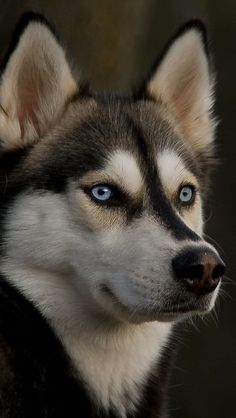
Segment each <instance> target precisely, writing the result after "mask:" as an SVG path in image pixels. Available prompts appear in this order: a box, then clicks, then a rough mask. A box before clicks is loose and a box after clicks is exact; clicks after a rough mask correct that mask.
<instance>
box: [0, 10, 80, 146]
mask: <svg viewBox="0 0 236 418" xmlns="http://www.w3.org/2000/svg"><path fill="white" fill-rule="evenodd" d="M14 39H15V40H14ZM76 91H77V83H76V82H75V80H74V78H73V76H72V73H71V70H70V67H69V65H68V62H67V60H66V57H65V52H64V50H63V48H62V47H61V45H60V44H59V42H58V40H57V38H56V36H55V35H54V33H53V31H52V30H51V28H50V26H49V24H48V22H47V21H46V19H45V18H44V17H42V16H40V15H36V14H34V13H29V14H26V15H24V16H23V17H22V19H21V21H20V22H19V24H18V27H17V29H16V32H15V38H13V48H12V51H11V52H10V54H9V58H8V60H7V62H6V64H5V69H4V70H3V72H2V74H1V81H0V146H1V148H2V149H6V150H10V149H13V148H22V147H24V146H25V145H27V144H32V143H34V142H35V141H37V140H38V139H39V138H40V137H42V136H43V135H45V133H47V131H48V130H49V129H50V127H51V126H52V125H53V124H54V123H55V121H56V120H57V119H58V118H59V117H60V116H61V115H62V113H63V110H64V108H65V106H66V103H67V102H68V100H70V98H71V97H72V96H73V94H74V93H75V92H76Z"/></svg>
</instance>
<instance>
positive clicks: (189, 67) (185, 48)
mask: <svg viewBox="0 0 236 418" xmlns="http://www.w3.org/2000/svg"><path fill="white" fill-rule="evenodd" d="M210 67H211V66H210V57H209V49H208V41H207V33H206V28H205V25H204V24H203V23H202V22H201V21H200V20H192V21H189V22H187V23H186V24H185V25H183V26H182V27H181V28H180V29H179V30H178V31H177V33H176V34H175V36H174V37H173V38H172V39H171V40H170V42H169V43H168V44H167V47H166V48H165V50H164V52H163V54H162V55H161V57H160V58H159V59H158V61H156V63H155V66H154V67H153V69H152V71H151V73H150V75H149V77H148V79H147V80H146V82H145V88H146V91H147V92H148V94H149V95H150V96H151V97H152V98H154V100H156V101H158V102H161V103H162V104H163V109H165V110H164V114H165V117H166V118H167V119H168V120H169V121H170V123H171V124H172V125H173V126H174V127H175V128H176V130H178V132H179V133H180V135H181V137H182V139H183V140H184V141H185V143H186V145H187V146H188V147H189V148H191V149H192V150H196V151H198V152H202V151H204V150H205V149H206V148H208V147H210V145H211V144H212V142H213V139H214V128H215V122H214V119H213V118H212V114H211V112H212V107H213V102H214V100H213V87H214V77H213V75H212V71H211V68H210Z"/></svg>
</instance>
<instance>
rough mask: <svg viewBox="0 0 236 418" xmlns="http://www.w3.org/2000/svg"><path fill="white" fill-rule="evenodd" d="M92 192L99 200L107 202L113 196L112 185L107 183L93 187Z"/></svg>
mask: <svg viewBox="0 0 236 418" xmlns="http://www.w3.org/2000/svg"><path fill="white" fill-rule="evenodd" d="M90 193H91V195H92V197H93V198H94V199H95V200H97V201H98V202H106V201H107V200H109V199H110V198H111V197H112V196H113V193H112V190H111V187H109V186H107V185H105V184H98V185H97V186H94V187H92V188H91V189H90Z"/></svg>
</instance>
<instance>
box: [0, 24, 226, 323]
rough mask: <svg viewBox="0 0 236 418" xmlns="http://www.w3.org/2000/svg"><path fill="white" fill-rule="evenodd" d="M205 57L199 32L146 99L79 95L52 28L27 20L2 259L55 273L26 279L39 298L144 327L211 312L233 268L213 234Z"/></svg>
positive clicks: (160, 68)
mask: <svg viewBox="0 0 236 418" xmlns="http://www.w3.org/2000/svg"><path fill="white" fill-rule="evenodd" d="M206 49H207V47H206V44H205V33H204V29H203V27H201V25H200V23H196V22H195V23H192V24H191V25H189V26H186V27H185V28H183V29H182V30H181V31H180V32H179V34H178V36H177V37H176V38H175V39H174V40H173V41H172V43H170V45H169V47H168V48H167V50H166V52H165V54H164V56H163V58H162V60H161V61H160V62H159V64H158V65H156V67H155V68H154V69H153V71H152V73H151V75H150V76H149V77H148V78H147V80H146V81H145V83H143V86H142V89H140V91H139V92H136V94H135V97H127V98H120V97H111V96H108V95H103V96H101V95H96V94H92V93H84V92H82V89H81V87H80V84H79V83H77V82H75V80H74V78H73V76H72V73H71V70H70V68H69V65H68V63H67V61H66V58H65V55H64V52H63V50H62V48H61V46H60V45H59V44H58V42H57V40H56V38H55V37H54V35H53V34H52V32H51V31H50V29H49V28H48V26H47V24H46V23H45V22H44V21H42V20H38V19H35V18H34V20H33V21H29V22H27V25H25V27H24V29H23V31H22V32H21V36H20V37H19V41H18V43H17V46H16V47H15V49H14V51H13V52H12V54H11V55H10V58H9V60H8V62H7V64H6V67H5V70H4V72H3V75H2V81H1V89H0V97H1V109H2V111H1V114H0V137H1V145H2V157H1V159H2V167H3V169H2V172H3V177H2V178H3V180H4V179H6V178H7V182H5V181H3V182H2V184H3V186H2V187H3V192H4V193H3V196H2V202H3V205H5V207H6V206H7V209H4V256H5V260H10V261H9V263H8V265H18V267H19V266H20V267H22V268H26V266H28V267H29V270H30V271H31V272H32V274H33V272H36V271H37V272H38V271H41V272H43V273H44V272H45V271H47V272H48V273H49V276H48V277H51V276H50V274H53V280H52V281H50V279H48V282H47V283H46V282H45V281H43V280H42V281H40V280H39V281H37V283H34V281H33V280H32V278H31V279H30V280H29V279H27V278H25V279H24V278H23V279H22V278H21V280H20V279H19V283H18V285H19V286H20V287H22V288H23V289H24V290H25V291H26V293H27V294H28V295H29V296H30V297H32V299H37V295H38V298H40V297H41V298H43V294H45V292H46V293H47V292H48V290H49V293H50V292H51V293H53V292H54V293H53V294H55V295H56V294H57V292H58V288H60V289H62V298H61V300H60V302H59V300H58V303H59V304H60V303H61V304H63V303H66V300H67V294H70V297H69V298H68V300H72V299H73V303H75V304H76V303H78V304H79V305H80V306H81V304H83V306H84V309H88V310H91V311H94V312H103V313H106V314H107V315H109V316H111V317H113V318H114V317H115V318H118V319H120V320H125V321H134V322H144V321H149V320H161V321H163V320H164V321H171V320H174V319H176V318H179V317H182V316H184V315H186V313H189V312H194V311H198V312H204V311H208V310H210V309H211V308H212V306H213V305H214V301H215V298H216V295H217V292H218V289H219V284H220V278H221V276H222V275H223V272H224V266H223V263H222V261H221V260H220V258H219V256H218V254H217V252H216V250H215V249H214V248H213V247H212V246H211V245H209V244H208V243H206V242H205V240H204V238H203V236H202V228H203V216H202V199H203V196H204V193H205V186H206V182H207V180H208V178H207V177H208V168H209V159H210V158H211V155H212V145H213V134H214V121H213V120H212V119H211V115H210V112H211V105H212V77H211V74H210V70H209V62H208V56H207V51H206ZM54 273H56V277H58V280H55V274H54ZM32 277H33V275H32ZM39 277H40V275H39ZM40 288H42V294H40ZM63 295H64V301H63V300H62V299H63ZM71 295H73V297H72V296H71ZM45 298H46V299H47V295H45ZM45 303H46V302H45Z"/></svg>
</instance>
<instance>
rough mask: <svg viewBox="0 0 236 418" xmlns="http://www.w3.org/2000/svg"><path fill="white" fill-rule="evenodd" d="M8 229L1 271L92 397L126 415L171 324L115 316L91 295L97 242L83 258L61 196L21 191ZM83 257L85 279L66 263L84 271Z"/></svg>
mask: <svg viewBox="0 0 236 418" xmlns="http://www.w3.org/2000/svg"><path fill="white" fill-rule="evenodd" d="M70 202H71V200H70ZM7 229H8V233H7V238H6V240H7V257H6V258H5V260H3V261H2V264H1V271H2V272H4V273H5V274H6V276H7V278H8V279H9V281H10V282H11V283H13V284H14V285H16V286H17V288H18V289H20V290H21V291H22V292H23V294H24V295H25V296H26V297H27V298H28V299H29V300H31V301H32V302H33V303H34V304H35V305H36V306H37V307H38V308H39V310H40V311H41V312H42V314H43V315H44V316H45V317H46V318H47V319H48V321H49V322H50V324H51V325H52V327H53V329H54V330H55V332H56V334H57V335H58V336H59V338H60V339H61V341H62V343H63V345H64V346H65V348H66V350H67V352H68V354H69V356H70V357H71V359H72V361H73V364H74V366H75V368H76V370H77V371H78V372H79V373H80V374H81V375H82V377H83V379H84V381H85V382H86V383H87V385H88V388H89V390H90V392H91V396H92V397H93V399H94V397H95V399H97V402H98V404H101V405H102V406H103V407H105V408H107V409H108V408H109V407H110V406H114V407H115V408H116V409H117V410H119V412H120V415H121V417H123V418H125V417H126V416H127V415H126V414H127V411H128V410H129V411H131V410H133V409H134V408H135V406H136V404H137V402H138V400H139V397H140V393H141V388H142V385H143V384H145V382H146V379H147V377H148V374H149V372H150V370H151V367H152V366H153V364H154V363H156V362H157V361H158V359H159V357H160V354H161V352H162V349H163V348H164V346H165V344H166V342H167V339H168V335H169V331H170V328H171V325H170V324H167V323H158V322H148V323H143V324H132V323H128V322H126V321H125V322H123V321H121V322H120V321H117V320H116V319H115V318H113V317H112V316H111V315H110V314H109V313H108V312H106V311H104V310H103V309H101V307H100V306H99V305H97V303H96V300H95V299H91V296H90V295H89V291H88V289H87V287H88V285H90V286H91V285H92V287H93V288H94V290H96V283H97V281H98V280H99V277H97V278H96V269H95V267H93V266H92V268H93V269H94V275H93V276H94V277H93V278H90V275H91V272H90V269H89V265H90V264H91V263H92V262H93V260H92V258H91V257H93V256H94V257H95V260H94V263H95V265H96V263H97V261H96V252H95V251H94V250H95V247H94V250H93V252H94V255H92V254H90V255H89V254H87V257H86V252H88V251H89V253H90V250H89V249H88V248H89V241H88V248H87V249H85V250H84V253H81V251H82V247H84V246H85V244H84V242H83V241H82V242H81V244H79V241H80V240H81V235H82V232H81V235H80V232H79V231H77V230H76V226H74V224H73V220H72V216H71V214H70V212H69V202H68V201H67V200H66V199H65V198H64V197H63V196H55V195H53V194H50V193H46V194H45V195H44V196H42V195H40V194H35V195H34V197H33V196H32V195H31V196H30V195H24V196H22V197H21V198H19V199H18V201H17V202H16V203H15V205H14V207H12V209H11V213H10V216H9V220H8V226H7ZM77 234H78V235H77ZM114 237H115V235H113V238H112V237H111V240H112V241H113V242H114V239H115V238H114ZM104 240H105V241H107V239H106V234H105V235H104V239H103V241H104ZM93 241H94V239H93ZM75 245H76V247H75ZM80 245H81V247H80ZM95 245H96V243H95ZM106 245H108V246H110V242H108V241H107V243H106ZM101 252H102V249H101ZM126 252H127V250H126ZM89 257H90V258H89ZM82 259H84V262H85V263H84V264H88V266H87V267H88V281H90V283H86V282H84V280H83V278H81V279H80V277H79V276H77V274H78V272H77V273H76V271H74V270H73V269H72V268H71V264H74V265H77V266H78V267H77V268H78V269H79V270H81V271H82V272H83V270H84V269H85V268H86V267H84V266H83V265H81V264H82V263H81V260H82ZM85 259H86V261H85ZM72 260H74V261H72ZM83 273H84V272H83ZM82 276H83V274H82ZM146 281H147V280H146ZM94 286H95V287H94ZM127 393H128V395H129V399H128V400H127V396H126V394H127Z"/></svg>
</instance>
